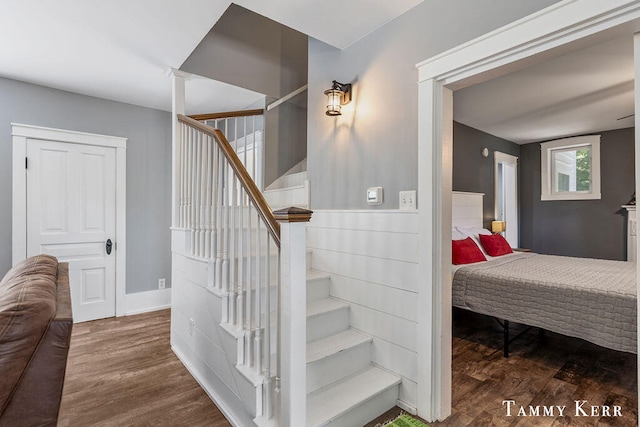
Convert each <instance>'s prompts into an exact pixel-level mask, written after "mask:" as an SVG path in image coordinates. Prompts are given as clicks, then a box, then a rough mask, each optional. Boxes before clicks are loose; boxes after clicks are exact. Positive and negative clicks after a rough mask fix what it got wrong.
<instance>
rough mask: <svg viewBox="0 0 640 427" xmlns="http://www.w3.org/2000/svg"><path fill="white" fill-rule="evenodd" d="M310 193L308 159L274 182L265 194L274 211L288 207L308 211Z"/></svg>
mask: <svg viewBox="0 0 640 427" xmlns="http://www.w3.org/2000/svg"><path fill="white" fill-rule="evenodd" d="M309 191H310V185H309V180H308V179H307V159H304V160H302V161H301V162H300V163H298V164H297V165H295V166H294V167H292V168H291V169H289V170H288V171H287V172H286V173H285V174H284V175H282V176H281V177H280V178H278V179H276V180H275V181H274V182H272V183H271V184H270V185H269V186H268V187H267V188H266V189H265V191H264V193H263V194H264V198H265V199H266V200H267V202H269V206H271V209H272V210H278V209H280V208H284V207H288V206H295V207H299V208H305V209H308V208H309V199H310V197H309V196H310V194H309Z"/></svg>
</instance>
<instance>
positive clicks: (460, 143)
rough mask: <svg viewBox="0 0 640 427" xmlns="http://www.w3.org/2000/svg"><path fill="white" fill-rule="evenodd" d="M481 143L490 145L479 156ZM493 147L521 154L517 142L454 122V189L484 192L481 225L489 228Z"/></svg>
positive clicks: (492, 202)
mask: <svg viewBox="0 0 640 427" xmlns="http://www.w3.org/2000/svg"><path fill="white" fill-rule="evenodd" d="M484 147H486V148H488V149H489V156H488V157H482V154H481V151H482V148H484ZM496 151H500V152H502V153H506V154H511V155H512V156H516V157H520V146H519V145H518V144H515V143H513V142H511V141H507V140H506V139H502V138H498V137H496V136H493V135H490V134H488V133H485V132H482V131H479V130H477V129H474V128H472V127H469V126H466V125H463V124H462V123H458V122H453V190H454V191H468V192H471V193H484V206H483V217H484V226H485V227H486V228H489V229H491V227H490V226H491V221H492V220H494V219H495V194H494V193H495V188H494V180H495V179H494V165H495V162H494V153H495V152H496ZM519 181H520V179H518V182H519ZM519 194H520V191H518V195H519Z"/></svg>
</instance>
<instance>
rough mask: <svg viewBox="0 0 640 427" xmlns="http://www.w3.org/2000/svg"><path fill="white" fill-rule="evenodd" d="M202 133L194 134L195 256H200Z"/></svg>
mask: <svg viewBox="0 0 640 427" xmlns="http://www.w3.org/2000/svg"><path fill="white" fill-rule="evenodd" d="M202 137H203V135H202V133H200V132H198V133H197V134H196V205H197V209H196V227H197V228H196V253H195V255H196V256H202V245H201V243H202V216H203V213H204V212H203V208H204V206H203V204H202Z"/></svg>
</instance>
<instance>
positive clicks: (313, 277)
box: [307, 270, 331, 281]
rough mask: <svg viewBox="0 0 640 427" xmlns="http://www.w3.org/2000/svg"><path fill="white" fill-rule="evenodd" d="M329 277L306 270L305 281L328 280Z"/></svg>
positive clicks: (315, 271) (325, 274)
mask: <svg viewBox="0 0 640 427" xmlns="http://www.w3.org/2000/svg"><path fill="white" fill-rule="evenodd" d="M329 277H331V276H329V275H328V274H327V273H323V272H322V271H318V270H307V281H313V280H318V279H328V278H329Z"/></svg>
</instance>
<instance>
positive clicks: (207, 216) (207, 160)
mask: <svg viewBox="0 0 640 427" xmlns="http://www.w3.org/2000/svg"><path fill="white" fill-rule="evenodd" d="M210 146H211V137H210V136H208V135H205V136H204V147H203V153H204V154H203V155H204V183H203V185H202V186H203V187H204V199H203V200H204V203H203V205H204V209H203V212H204V214H203V216H202V222H203V224H204V239H203V242H202V256H203V257H205V258H209V257H210V256H211V206H210V205H211V202H210V199H211V182H210V179H209V178H210V176H211V167H212V166H213V164H212V163H213V162H212V161H211V150H210Z"/></svg>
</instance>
